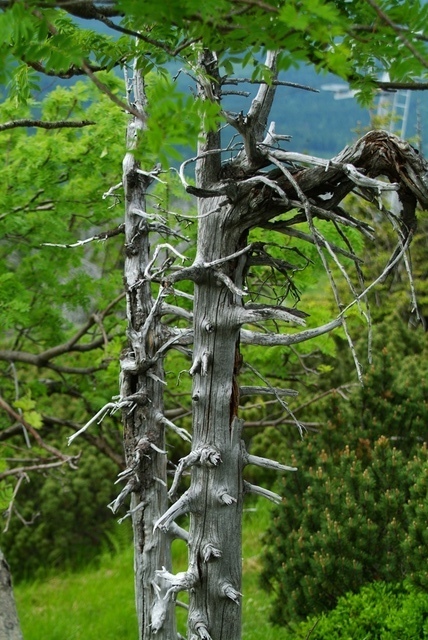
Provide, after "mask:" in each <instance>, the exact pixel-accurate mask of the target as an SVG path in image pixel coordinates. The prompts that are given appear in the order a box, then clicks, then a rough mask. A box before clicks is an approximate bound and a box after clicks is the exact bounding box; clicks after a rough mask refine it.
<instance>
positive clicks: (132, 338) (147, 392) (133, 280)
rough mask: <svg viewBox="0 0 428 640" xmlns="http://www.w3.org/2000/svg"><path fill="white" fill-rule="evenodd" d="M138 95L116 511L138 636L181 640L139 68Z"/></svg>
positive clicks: (127, 182) (132, 127)
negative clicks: (140, 154)
mask: <svg viewBox="0 0 428 640" xmlns="http://www.w3.org/2000/svg"><path fill="white" fill-rule="evenodd" d="M133 93H134V101H135V105H136V107H137V108H138V110H139V111H140V113H141V118H136V117H134V118H133V119H132V121H131V122H130V124H129V127H128V153H127V154H126V156H125V159H124V162H123V185H124V190H125V243H126V244H125V255H126V258H125V267H124V281H125V290H126V295H127V316H128V338H129V346H128V348H127V349H126V350H125V352H124V353H123V354H122V359H121V389H120V398H121V402H122V403H124V411H123V425H124V446H125V456H126V464H127V470H126V472H125V473H124V474H122V478H123V479H124V480H126V481H127V484H126V486H125V488H124V490H123V491H122V493H121V495H120V496H119V497H118V500H117V501H116V504H115V505H114V510H116V509H117V508H119V506H120V504H122V502H123V500H124V499H125V498H126V495H127V494H129V493H131V508H130V514H131V517H132V524H133V532H134V569H135V571H134V577H135V599H136V609H137V617H138V627H139V639H140V640H149V638H153V636H154V634H156V638H157V639H158V640H171V638H175V637H176V630H175V616H174V602H171V601H170V600H169V599H165V597H164V596H165V591H166V587H165V586H164V585H163V581H162V579H159V578H158V577H157V576H156V571H157V570H158V569H160V568H161V567H162V566H163V567H165V568H166V569H171V550H170V545H171V537H170V536H165V535H163V534H162V533H161V532H160V531H159V530H155V529H154V524H155V523H156V521H157V520H158V519H159V517H160V516H161V514H162V513H164V512H165V511H166V509H167V501H168V499H167V488H166V487H167V484H166V482H167V477H166V462H167V459H166V452H165V438H164V431H165V427H164V424H163V422H162V420H163V415H164V407H163V378H164V373H163V365H162V360H161V359H158V360H155V361H154V362H153V361H152V357H153V355H154V353H155V352H156V350H157V349H158V347H159V346H160V344H161V343H162V336H161V324H160V316H159V314H158V313H156V308H157V307H156V303H155V300H154V299H153V295H152V290H151V282H150V279H149V278H147V277H146V276H145V271H146V268H147V265H148V263H149V261H150V243H149V226H148V224H147V221H145V220H144V218H142V217H141V212H144V211H145V210H146V203H145V194H146V190H147V188H148V186H149V184H150V182H151V181H150V178H149V177H148V176H146V175H144V174H143V173H140V172H139V169H140V167H139V163H138V161H137V160H136V159H135V156H134V154H133V153H132V149H133V148H134V147H135V146H136V140H137V134H138V131H141V129H142V128H143V120H144V115H145V94H144V85H143V80H142V77H141V74H140V72H139V71H138V70H137V69H134V79H133Z"/></svg>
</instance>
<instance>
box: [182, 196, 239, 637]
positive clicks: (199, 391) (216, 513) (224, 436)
mask: <svg viewBox="0 0 428 640" xmlns="http://www.w3.org/2000/svg"><path fill="white" fill-rule="evenodd" d="M213 206H215V203H213V202H211V201H210V200H208V201H204V202H203V203H202V204H201V206H200V213H202V214H203V213H205V212H206V211H207V210H209V208H210V207H213ZM226 214H227V209H226V210H225V211H224V215H223V216H222V217H218V216H215V217H213V216H206V217H203V218H202V221H201V223H200V228H199V236H198V256H197V262H201V263H205V264H206V263H209V262H212V261H215V260H217V259H219V258H224V257H225V256H227V255H230V254H231V253H234V252H235V251H236V250H237V249H238V246H237V241H238V238H237V237H236V236H235V234H234V233H233V231H232V230H231V229H229V228H228V227H227V219H228V217H227V215H226ZM222 270H223V271H224V272H225V273H226V275H228V277H230V278H231V279H232V280H235V274H234V271H235V270H236V265H234V264H230V263H228V264H226V266H225V267H224V266H223V267H222ZM235 284H237V286H238V287H239V286H241V283H240V282H236V283H235ZM235 298H236V296H235V295H234V294H233V292H232V291H231V290H230V289H229V288H228V287H227V286H226V285H225V284H223V283H222V282H221V280H219V279H218V278H217V277H216V274H215V270H213V271H212V272H211V273H210V272H209V271H207V276H206V278H204V279H203V281H202V282H199V283H197V284H196V286H195V300H194V317H195V323H194V351H193V366H192V373H193V394H192V398H193V439H192V447H193V450H194V451H195V450H204V449H205V450H206V449H207V448H213V449H215V450H216V451H217V452H218V454H219V457H220V458H221V462H220V463H219V464H217V465H216V466H211V467H210V466H206V465H200V466H196V467H194V468H193V470H192V485H191V526H190V562H189V570H190V571H191V572H192V573H194V574H195V576H196V577H197V587H196V588H195V589H194V590H193V591H191V595H190V611H189V628H190V631H191V632H192V633H194V634H195V635H196V637H205V636H201V631H202V630H204V629H206V630H207V632H208V633H209V635H210V637H211V638H212V639H213V640H226V639H228V640H229V639H230V640H232V639H238V638H240V637H241V607H240V595H241V594H240V591H241V516H242V499H243V481H242V456H241V439H240V422H239V420H238V419H237V417H236V413H237V407H238V404H239V390H238V385H237V375H238V370H239V362H240V354H239V325H238V324H237V320H236V319H237V314H236V304H237V303H239V301H238V300H236V299H235ZM191 637H192V636H191ZM207 637H208V636H207Z"/></svg>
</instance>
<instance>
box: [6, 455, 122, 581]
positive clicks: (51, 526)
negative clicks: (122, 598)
mask: <svg viewBox="0 0 428 640" xmlns="http://www.w3.org/2000/svg"><path fill="white" fill-rule="evenodd" d="M116 475H117V466H116V465H115V464H114V463H113V462H112V461H111V460H109V459H108V458H107V457H105V456H100V455H96V454H95V453H94V452H91V450H90V449H89V448H88V447H87V446H86V447H85V452H84V455H83V456H82V457H81V460H80V462H79V468H78V469H77V470H72V469H67V468H61V469H59V470H57V471H56V472H51V473H50V474H49V475H46V476H44V475H43V474H42V473H41V472H40V473H39V474H37V475H36V474H32V476H31V480H30V481H29V482H28V483H24V485H23V486H21V489H20V491H19V493H18V495H17V497H16V500H15V501H14V505H13V508H14V515H16V514H18V515H19V518H17V517H13V518H12V519H11V520H10V523H9V529H8V531H7V532H2V533H0V545H1V547H2V549H3V551H4V553H5V555H6V557H7V559H8V562H9V564H10V566H11V570H12V574H13V575H14V577H15V579H17V580H21V579H23V578H27V579H28V578H29V577H32V578H33V579H34V577H35V576H37V575H38V576H45V575H47V574H49V573H52V572H53V571H54V570H58V569H59V568H62V569H64V568H71V567H74V568H77V567H82V566H83V565H85V564H87V563H88V562H90V561H93V560H94V559H95V558H96V557H97V556H98V555H99V553H100V551H101V550H102V548H103V545H104V546H105V545H106V544H107V540H108V533H109V531H112V530H113V529H114V527H115V521H114V519H113V518H112V517H111V512H110V511H109V509H108V508H107V505H108V504H109V502H111V501H112V500H113V499H114V498H115V497H116V495H117V487H116V486H115V485H114V480H115V477H116ZM5 491H6V489H5ZM1 497H3V500H2V506H3V508H6V506H8V505H6V500H7V498H8V495H6V494H4V495H2V496H1ZM9 497H10V496H9ZM23 523H25V524H26V526H25V524H23ZM24 559H25V560H24Z"/></svg>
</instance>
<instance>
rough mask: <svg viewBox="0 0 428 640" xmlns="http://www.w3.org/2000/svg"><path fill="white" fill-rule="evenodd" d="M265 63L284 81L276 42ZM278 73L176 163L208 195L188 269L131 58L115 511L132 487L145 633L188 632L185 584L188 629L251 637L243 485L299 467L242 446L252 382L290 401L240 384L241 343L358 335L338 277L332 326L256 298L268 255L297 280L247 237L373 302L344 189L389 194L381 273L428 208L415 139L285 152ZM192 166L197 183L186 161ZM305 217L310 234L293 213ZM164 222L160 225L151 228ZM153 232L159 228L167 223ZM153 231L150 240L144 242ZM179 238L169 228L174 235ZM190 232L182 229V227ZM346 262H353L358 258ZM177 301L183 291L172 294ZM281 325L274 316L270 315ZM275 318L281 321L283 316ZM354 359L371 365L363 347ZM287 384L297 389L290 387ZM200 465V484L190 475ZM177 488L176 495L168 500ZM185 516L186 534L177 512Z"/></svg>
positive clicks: (216, 85)
mask: <svg viewBox="0 0 428 640" xmlns="http://www.w3.org/2000/svg"><path fill="white" fill-rule="evenodd" d="M266 65H267V67H268V68H269V69H270V70H271V71H272V74H273V75H272V78H273V79H275V55H274V54H269V55H268V58H267V60H266ZM225 82H226V79H224V78H220V74H219V70H218V66H217V59H216V56H215V54H213V53H212V52H209V51H205V52H203V54H201V56H200V59H199V65H198V77H197V83H198V93H199V96H200V97H202V98H203V99H205V100H211V101H216V102H219V103H221V101H222V98H223V93H222V92H223V86H224V83H225ZM276 89H277V83H275V82H272V83H270V84H261V85H260V88H259V90H258V93H257V95H256V97H255V98H254V99H253V101H252V103H251V106H250V108H249V110H248V112H247V113H246V114H244V113H238V114H234V113H229V112H226V111H224V112H223V115H224V118H225V120H226V121H227V123H228V125H229V126H230V127H232V128H233V129H234V130H235V133H236V135H237V136H239V140H240V143H239V144H235V145H233V146H230V145H229V147H228V148H227V149H226V151H227V154H226V153H225V149H224V148H222V142H221V135H220V130H217V131H214V132H213V131H206V132H204V133H203V139H202V141H201V142H200V143H199V149H198V154H197V157H195V158H193V159H191V160H189V161H186V162H185V163H184V164H183V166H182V168H181V171H180V176H181V180H182V183H183V187H184V188H185V190H186V191H187V192H188V193H191V194H193V195H194V196H195V197H196V198H197V203H198V238H197V252H196V257H195V259H194V261H193V263H192V264H191V265H190V266H186V267H185V266H178V265H177V264H176V259H177V257H182V255H181V251H182V249H181V247H180V250H179V249H178V248H177V247H176V246H174V245H173V244H172V243H170V242H168V243H159V235H158V234H159V233H161V234H170V235H171V237H172V238H173V239H174V238H176V237H181V236H180V234H179V233H178V232H177V231H174V230H172V229H170V228H169V227H168V223H167V222H166V221H165V220H164V219H162V220H160V218H159V217H158V216H157V214H156V212H155V210H152V211H151V212H150V211H149V210H148V207H147V203H146V193H147V191H148V190H149V189H150V185H151V184H152V182H153V181H154V180H157V177H158V175H159V174H158V171H159V170H158V169H156V170H153V171H150V170H145V169H143V168H142V167H141V166H140V165H139V163H138V161H137V160H136V159H135V157H134V155H133V148H134V147H135V144H136V139H137V132H138V130H140V129H143V128H144V126H145V124H144V123H145V96H144V86H143V82H142V79H141V77H140V75H139V72H138V71H137V70H136V71H135V74H134V80H133V90H134V94H133V106H134V111H135V109H137V111H138V113H139V115H135V114H134V117H133V120H132V122H131V123H130V125H129V130H128V153H127V155H126V157H125V161H124V176H123V185H124V192H125V202H126V211H125V232H126V244H125V256H126V259H125V287H126V294H127V300H128V307H127V308H128V341H129V344H128V348H127V349H126V350H125V351H124V353H123V355H122V359H121V371H122V374H121V376H122V378H121V380H122V382H121V391H120V398H119V400H118V402H117V406H120V407H121V408H122V409H123V415H124V442H125V452H126V459H127V469H126V471H125V472H124V473H122V474H121V477H120V479H121V480H123V481H124V488H123V490H122V491H121V493H120V494H119V496H118V498H117V500H116V501H115V503H114V504H113V505H112V509H113V510H114V511H117V510H118V509H119V507H121V505H123V504H124V502H125V499H126V497H127V496H128V495H131V506H130V508H129V511H128V514H129V515H130V516H131V517H132V520H133V527H134V540H135V568H136V600H137V611H138V618H139V628H140V639H143V638H144V640H148V639H149V638H152V637H156V638H159V639H162V638H165V640H166V639H168V640H170V639H171V638H174V637H177V632H176V630H175V623H174V611H173V609H174V606H175V604H176V598H177V594H178V593H179V592H180V591H184V590H185V591H188V592H189V594H190V596H189V597H190V605H189V615H188V637H189V638H190V639H191V640H196V639H198V638H202V639H206V640H210V638H212V640H226V639H230V638H233V639H234V640H237V639H238V638H240V637H241V616H240V601H241V597H242V594H241V516H242V507H243V502H244V498H245V494H247V493H252V492H255V493H259V494H261V495H265V496H266V497H268V498H270V499H272V500H277V499H278V496H276V495H275V494H273V493H271V492H269V491H267V490H265V489H263V488H260V487H255V486H253V485H251V484H250V483H248V482H246V481H245V479H244V477H245V467H246V466H247V465H251V464H255V465H260V466H265V467H269V468H276V469H278V470H288V469H290V468H289V467H287V466H285V465H284V464H282V463H278V462H276V461H273V460H267V459H264V458H258V457H256V456H252V455H250V453H249V452H247V451H246V449H245V446H244V445H243V443H242V438H241V427H242V421H241V420H240V418H239V403H240V395H241V394H244V393H245V394H247V395H248V394H251V393H254V394H257V395H260V394H263V393H266V394H271V395H272V394H273V395H274V396H275V397H276V398H277V399H278V401H279V402H281V403H282V404H283V406H284V407H285V408H286V407H287V405H286V403H284V401H283V399H282V396H283V395H284V394H286V393H287V390H284V389H276V388H273V387H272V386H269V384H268V382H267V381H266V380H264V382H263V385H262V386H254V387H248V388H245V389H242V388H240V383H239V373H240V369H241V367H242V364H243V355H242V353H241V345H247V344H251V345H261V346H275V345H282V346H291V345H294V344H297V343H299V342H301V341H304V340H308V339H310V338H312V337H315V336H318V335H321V334H323V333H326V332H328V331H331V330H332V329H334V328H337V327H342V328H343V329H344V331H345V334H346V335H348V338H349V342H350V345H351V348H352V339H351V337H350V336H349V332H348V330H347V324H346V312H347V309H348V307H349V305H348V306H346V305H344V304H342V301H341V299H340V296H339V292H338V290H337V288H336V286H335V280H334V277H333V276H332V275H331V282H332V286H333V289H334V293H335V296H336V299H337V303H338V314H337V317H335V318H332V320H331V322H329V323H328V324H326V325H324V326H320V327H314V328H311V329H306V328H302V329H300V330H298V331H296V330H295V329H293V330H292V331H290V330H287V329H286V327H289V326H293V327H296V326H297V327H304V325H305V322H306V315H307V314H305V313H304V311H300V310H297V309H296V308H294V307H287V306H284V304H283V303H282V301H277V302H275V301H274V302H273V303H272V301H271V303H269V304H268V303H265V301H262V302H258V303H257V302H254V301H253V300H252V291H253V289H252V286H253V285H252V281H251V275H250V274H251V272H252V271H254V270H257V269H258V268H266V267H268V268H269V269H271V270H276V271H277V272H279V273H281V274H282V276H283V277H284V281H285V282H286V281H287V275H288V274H289V273H291V272H292V270H293V265H292V264H290V263H289V262H288V261H287V260H286V258H285V257H284V258H283V259H278V257H277V256H276V257H274V256H273V255H272V253H271V251H270V247H269V244H268V243H266V244H264V243H261V242H251V241H250V240H249V234H250V232H251V230H252V229H254V228H256V227H257V228H261V229H269V230H276V231H277V232H279V233H280V234H283V235H284V237H285V238H287V240H288V239H290V238H291V241H292V240H293V239H294V238H299V239H300V240H303V241H306V242H308V243H310V244H312V245H314V246H315V247H316V248H317V251H318V253H319V256H320V258H321V260H322V262H323V264H324V265H325V268H326V269H327V271H328V273H330V274H331V271H332V266H333V267H334V268H335V269H339V270H340V271H341V272H342V273H343V274H344V276H345V279H346V280H347V282H348V284H349V286H350V289H351V291H352V294H353V302H352V303H351V304H358V302H359V301H360V300H362V299H364V296H365V295H366V294H367V291H368V289H369V288H370V287H371V286H372V285H371V284H370V285H369V286H366V285H364V283H362V282H361V283H360V284H361V287H360V290H358V291H357V289H356V286H355V285H354V284H353V282H352V280H351V278H350V277H349V276H348V275H347V272H346V270H345V267H344V266H343V264H342V262H341V260H342V259H343V258H346V260H347V264H348V265H349V261H350V262H351V263H353V264H354V265H355V266H356V271H357V273H358V272H359V269H360V264H361V258H360V257H359V256H357V255H356V254H355V252H354V250H353V247H352V244H351V243H350V241H349V240H348V238H347V235H346V231H347V229H349V228H352V229H354V230H357V231H358V232H359V233H361V234H363V235H364V236H366V237H368V238H370V239H373V238H374V229H373V228H372V227H371V226H370V224H369V223H368V222H367V221H365V220H362V219H357V218H356V217H354V216H353V215H351V214H350V213H349V212H348V211H347V210H346V203H345V204H343V201H344V199H345V197H346V196H347V195H348V194H350V193H351V192H353V193H354V194H356V195H357V196H359V197H360V198H362V199H364V200H368V201H370V202H372V203H373V204H374V205H375V206H377V207H378V209H379V212H380V215H381V216H383V217H384V218H389V219H390V220H392V222H393V224H394V225H395V227H396V229H397V250H396V252H395V254H394V255H393V256H392V258H391V260H390V263H389V264H388V265H386V266H385V270H384V272H383V274H380V277H382V276H384V275H385V274H386V273H387V272H388V270H389V269H391V268H392V267H393V266H394V264H395V263H396V262H397V261H398V260H399V258H400V257H401V256H402V255H403V254H404V253H405V252H406V251H407V248H408V245H409V242H410V239H411V237H412V234H413V233H414V230H415V226H416V214H415V211H416V206H417V203H418V202H419V204H420V205H421V206H422V207H423V208H426V207H427V206H428V165H427V163H426V162H425V161H424V159H423V158H422V157H421V156H420V155H419V154H418V152H417V151H416V150H415V149H413V148H412V147H411V146H410V145H409V144H407V143H406V142H404V141H402V140H399V139H398V138H397V137H395V136H393V135H391V134H388V133H386V132H383V131H371V132H370V133H368V134H366V135H365V136H363V137H362V138H361V139H360V140H358V141H357V142H356V143H355V144H353V145H351V146H349V147H347V148H346V149H344V150H343V151H342V152H341V153H340V154H339V155H338V156H336V157H335V158H333V159H331V160H329V161H327V160H324V159H321V158H316V157H311V156H307V155H302V154H300V153H295V152H293V151H286V150H284V149H283V148H282V146H281V142H282V140H283V139H284V136H281V135H279V134H277V133H276V132H275V128H274V125H273V124H270V125H269V114H270V110H271V106H272V102H273V100H274V97H275V93H276ZM191 163H194V164H195V183H194V184H191V181H190V180H189V179H188V178H187V175H188V174H187V170H188V168H189V167H190V165H191ZM385 191H393V192H395V193H397V195H398V200H399V203H400V211H401V213H400V215H399V216H394V215H393V214H392V213H391V212H389V211H388V210H387V209H385V204H384V202H383V201H382V195H383V194H384V192H385ZM319 220H324V221H325V220H326V221H329V222H330V223H331V225H332V226H334V227H335V229H336V230H337V232H338V235H339V237H340V238H341V239H342V240H343V242H342V243H341V244H340V245H339V244H335V243H332V242H331V241H328V240H327V239H326V238H325V237H324V236H323V234H322V233H321V231H320V230H319V228H318V226H317V222H318V221H319ZM301 223H305V224H306V227H307V228H306V231H303V230H302V229H301V228H300V229H299V228H298V226H299V225H300V224H301ZM153 234H155V235H153ZM156 234H157V235H156ZM151 236H153V237H155V238H157V240H156V241H157V246H156V248H155V250H154V252H152V251H151V248H150V243H149V239H150V237H151ZM172 242H173V241H172ZM180 242H181V240H180ZM348 268H349V267H348ZM184 280H187V281H191V282H192V283H193V287H194V294H193V310H192V311H189V310H188V308H187V307H186V305H184V304H183V305H180V300H181V299H183V298H181V297H180V296H181V295H182V294H183V295H185V296H186V297H185V299H186V303H188V301H189V298H190V296H189V295H188V294H184V293H183V292H182V291H181V290H180V283H181V282H183V281H184ZM177 301H178V302H177ZM173 315H176V316H177V317H179V318H180V319H181V320H183V319H184V320H185V321H187V322H188V327H187V328H175V327H172V326H171V324H168V323H166V322H164V321H163V319H164V318H165V316H168V317H171V316H173ZM272 323H274V325H273V324H272ZM273 326H275V327H276V330H273V329H272V327H273ZM172 349H180V350H184V351H185V352H186V353H189V354H190V358H189V373H190V375H191V376H192V379H193V385H192V395H191V402H192V411H193V418H192V424H193V426H192V435H191V451H190V452H189V454H188V455H187V456H185V457H184V458H183V459H182V460H181V461H180V463H179V465H178V467H177V468H176V471H175V476H174V478H173V481H172V483H171V482H170V483H169V487H168V480H167V474H166V463H167V453H166V448H165V435H164V434H165V430H168V429H172V430H174V431H176V432H178V433H179V435H181V436H182V437H183V438H184V439H186V440H189V441H190V435H189V434H188V433H187V432H186V431H185V430H184V429H182V428H180V427H178V426H177V425H176V424H174V423H173V422H171V421H170V420H169V419H167V418H166V417H165V412H164V406H163V392H164V387H165V380H164V373H163V360H164V357H165V356H166V355H167V353H168V352H169V351H170V350H172ZM355 361H356V365H357V369H359V367H360V365H359V363H358V359H357V357H356V355H355ZM290 393H291V392H290ZM185 470H190V471H191V481H190V486H189V488H188V489H187V490H186V491H183V490H182V489H181V487H182V482H181V479H182V475H183V473H184V471H185ZM168 488H169V498H170V501H171V503H170V504H169V506H168ZM183 514H190V528H189V531H185V530H184V529H182V528H181V527H179V526H178V525H177V523H176V520H177V518H178V517H179V516H181V515H183ZM176 536H178V537H181V538H183V539H185V540H186V541H187V542H188V546H189V561H188V568H187V570H186V571H184V572H182V573H174V572H173V569H172V567H171V561H170V554H169V547H170V542H171V540H172V539H173V538H174V537H176Z"/></svg>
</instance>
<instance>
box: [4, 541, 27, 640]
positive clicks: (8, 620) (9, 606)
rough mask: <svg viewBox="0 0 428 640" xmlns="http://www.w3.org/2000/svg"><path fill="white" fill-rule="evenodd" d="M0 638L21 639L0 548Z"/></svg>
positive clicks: (7, 573)
mask: <svg viewBox="0 0 428 640" xmlns="http://www.w3.org/2000/svg"><path fill="white" fill-rule="evenodd" d="M0 640H22V633H21V629H20V626H19V621H18V613H17V611H16V605H15V599H14V597H13V589H12V579H11V576H10V571H9V565H8V564H7V562H6V559H5V557H4V555H3V553H2V551H1V549H0Z"/></svg>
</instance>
